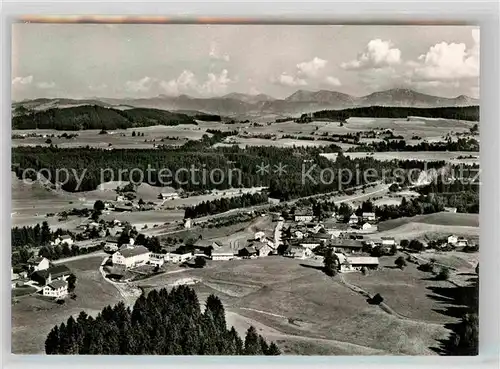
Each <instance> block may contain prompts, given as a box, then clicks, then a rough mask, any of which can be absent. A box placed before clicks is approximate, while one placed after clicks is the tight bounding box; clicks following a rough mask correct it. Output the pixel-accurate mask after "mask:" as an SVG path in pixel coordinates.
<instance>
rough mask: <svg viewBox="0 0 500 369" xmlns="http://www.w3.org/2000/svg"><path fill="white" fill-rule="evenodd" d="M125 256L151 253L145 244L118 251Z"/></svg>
mask: <svg viewBox="0 0 500 369" xmlns="http://www.w3.org/2000/svg"><path fill="white" fill-rule="evenodd" d="M118 252H119V253H120V254H122V255H123V257H125V258H130V257H132V256H137V255H143V254H147V253H149V250H148V249H147V248H145V247H144V246H136V247H134V248H128V249H125V250H121V251H118Z"/></svg>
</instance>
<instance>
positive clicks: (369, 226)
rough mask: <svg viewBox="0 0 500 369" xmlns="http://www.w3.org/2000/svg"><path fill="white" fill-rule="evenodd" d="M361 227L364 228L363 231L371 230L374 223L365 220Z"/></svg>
mask: <svg viewBox="0 0 500 369" xmlns="http://www.w3.org/2000/svg"><path fill="white" fill-rule="evenodd" d="M361 229H363V231H369V230H370V229H372V225H371V224H370V223H368V222H365V223H363V225H362V226H361Z"/></svg>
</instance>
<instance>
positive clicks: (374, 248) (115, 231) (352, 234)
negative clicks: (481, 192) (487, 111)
mask: <svg viewBox="0 0 500 369" xmlns="http://www.w3.org/2000/svg"><path fill="white" fill-rule="evenodd" d="M172 196H174V197H177V196H178V194H177V193H175V194H169V195H166V194H165V195H163V194H160V197H162V198H168V197H172ZM119 200H121V199H119ZM102 206H103V210H107V209H113V210H114V207H113V205H111V203H109V202H104V203H103V204H102ZM351 210H352V214H351V215H350V216H349V217H348V219H345V215H340V214H337V213H336V212H335V211H333V212H330V213H328V214H321V215H319V216H318V215H314V214H313V209H312V208H311V207H301V208H297V209H294V211H293V213H292V214H290V213H288V212H282V213H279V212H259V213H258V214H255V219H257V220H258V219H259V218H261V217H268V218H269V219H270V221H269V222H268V223H266V227H265V228H263V229H259V228H258V227H257V228H256V229H254V230H255V232H253V234H249V237H247V238H246V239H241V240H238V241H231V239H230V238H228V240H227V241H225V240H224V239H220V238H219V239H210V238H208V239H205V238H203V237H202V235H201V234H200V236H199V238H198V239H196V240H192V239H190V240H187V241H185V242H184V243H178V242H177V243H174V244H165V242H160V241H159V240H157V239H155V238H151V237H148V236H145V235H144V234H141V233H140V230H136V229H135V227H131V226H130V225H129V224H126V223H122V222H121V221H119V220H116V219H115V220H112V221H107V222H104V221H102V220H101V221H99V222H97V221H94V220H92V219H91V218H89V219H88V221H85V222H83V223H82V225H81V226H80V227H79V230H80V231H81V233H78V234H76V235H74V234H72V235H70V234H59V235H57V237H55V239H53V240H52V241H51V242H50V244H51V246H52V247H55V246H57V247H59V248H61V247H62V248H63V249H64V248H66V249H68V250H69V249H71V250H78V252H77V254H76V255H79V256H74V257H69V258H67V259H68V260H72V259H74V258H85V257H92V256H94V255H96V256H104V259H103V262H102V263H101V266H100V268H102V273H103V277H105V278H107V279H109V280H111V281H113V283H128V282H132V281H137V280H144V279H147V278H148V277H151V276H155V275H158V274H161V273H164V272H165V271H166V270H167V269H168V268H167V267H168V266H176V267H178V268H187V267H192V268H203V267H204V266H205V265H206V264H207V262H210V263H211V262H219V261H230V260H245V259H257V258H265V257H270V256H274V257H284V258H291V259H297V260H311V261H314V262H315V263H316V264H319V265H321V264H322V263H323V260H324V256H325V253H326V252H327V251H328V250H329V251H330V252H332V253H333V255H334V258H335V263H336V270H337V272H339V273H348V272H360V273H363V274H367V272H368V271H369V270H371V271H373V270H377V269H378V268H379V266H380V257H382V256H384V255H396V254H397V253H401V254H402V255H405V256H406V260H407V261H411V262H416V263H418V257H417V258H415V257H414V256H412V255H413V254H418V253H420V252H425V251H426V250H430V249H432V250H433V251H438V252H446V251H456V250H463V249H464V248H465V249H470V250H477V245H476V244H475V241H472V240H468V239H467V238H465V237H463V236H457V235H454V234H449V235H448V236H446V237H440V238H439V239H435V240H431V241H428V242H425V241H421V240H408V239H396V238H395V237H387V236H381V237H379V236H378V233H379V232H378V219H377V217H376V215H375V213H374V212H361V213H360V212H359V209H358V214H359V215H356V213H355V212H354V210H355V209H351ZM448 212H452V213H453V209H448ZM196 226H197V224H196V220H193V219H189V218H187V219H185V220H184V222H183V226H182V227H181V228H183V229H185V230H186V231H189V230H192V229H193V228H196ZM152 239H155V242H154V243H153V242H151V241H150V240H152ZM163 241H164V240H163ZM152 244H154V245H153V246H152ZM45 250H46V249H45ZM64 260H65V259H60V260H50V255H49V253H47V252H45V251H44V248H41V249H40V250H38V254H37V255H36V254H35V255H33V256H32V257H31V258H30V259H29V260H28V262H27V263H26V264H23V265H21V266H19V265H18V266H17V268H16V269H17V270H16V273H14V269H13V268H11V285H12V289H13V291H16V290H19V291H23V290H26V289H27V288H30V289H29V290H28V291H29V292H31V293H37V294H40V295H42V296H44V297H47V298H49V299H52V300H54V301H58V302H59V303H61V302H62V301H61V300H64V299H65V298H69V297H71V296H72V292H73V290H74V289H75V278H74V275H73V273H72V271H71V270H70V269H69V268H68V267H67V266H66V265H65V264H64ZM20 268H21V270H20Z"/></svg>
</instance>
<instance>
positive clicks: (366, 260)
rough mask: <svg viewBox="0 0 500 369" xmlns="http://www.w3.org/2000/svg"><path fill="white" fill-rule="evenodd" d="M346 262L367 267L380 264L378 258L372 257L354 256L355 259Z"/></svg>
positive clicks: (348, 259)
mask: <svg viewBox="0 0 500 369" xmlns="http://www.w3.org/2000/svg"><path fill="white" fill-rule="evenodd" d="M346 261H347V262H348V263H349V264H355V265H360V264H365V265H374V264H379V261H378V258H375V257H372V256H354V257H348V258H347V260H346Z"/></svg>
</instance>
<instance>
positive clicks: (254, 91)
mask: <svg viewBox="0 0 500 369" xmlns="http://www.w3.org/2000/svg"><path fill="white" fill-rule="evenodd" d="M248 93H249V94H250V95H259V94H260V93H261V92H260V90H259V89H258V88H256V87H255V86H252V87H250V89H249V90H248Z"/></svg>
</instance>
